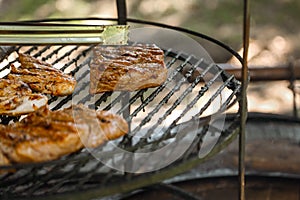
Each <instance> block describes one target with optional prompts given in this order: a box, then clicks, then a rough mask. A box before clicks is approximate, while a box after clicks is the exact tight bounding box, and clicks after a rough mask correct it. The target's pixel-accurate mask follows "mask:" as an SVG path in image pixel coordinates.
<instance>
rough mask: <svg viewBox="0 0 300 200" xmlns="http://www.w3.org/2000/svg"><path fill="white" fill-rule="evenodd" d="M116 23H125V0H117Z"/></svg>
mask: <svg viewBox="0 0 300 200" xmlns="http://www.w3.org/2000/svg"><path fill="white" fill-rule="evenodd" d="M117 11H118V24H122V25H125V24H127V8H126V0H117Z"/></svg>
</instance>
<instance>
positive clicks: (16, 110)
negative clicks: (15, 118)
mask: <svg viewBox="0 0 300 200" xmlns="http://www.w3.org/2000/svg"><path fill="white" fill-rule="evenodd" d="M47 101H48V98H47V97H46V96H45V95H42V94H33V93H32V91H31V89H30V88H29V87H28V85H27V84H25V83H23V82H21V81H17V80H8V79H0V114H2V115H3V114H5V115H22V114H26V113H29V112H33V111H35V110H36V109H38V108H40V107H42V106H44V105H46V104H47Z"/></svg>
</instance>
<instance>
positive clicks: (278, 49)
mask: <svg viewBox="0 0 300 200" xmlns="http://www.w3.org/2000/svg"><path fill="white" fill-rule="evenodd" d="M126 2H127V8H128V17H130V18H138V19H143V20H149V21H155V22H161V23H165V24H170V25H173V26H180V27H184V28H188V29H192V30H194V31H198V32H201V33H204V34H206V35H209V36H211V37H213V38H215V39H217V40H220V41H222V42H223V43H225V44H227V45H229V46H231V47H232V48H233V49H234V50H236V51H238V52H240V53H241V52H242V49H241V47H242V20H243V0H234V1H233V0H127V1H126ZM250 6H251V38H250V49H249V64H250V65H256V66H263V67H271V66H277V65H282V64H287V63H288V62H289V61H290V60H293V61H297V60H298V61H300V25H299V24H300V23H299V20H300V0H250ZM116 16H117V9H116V3H115V0H0V17H1V21H19V20H31V19H43V18H72V17H116ZM204 45H205V44H204ZM204 47H205V48H206V50H207V51H208V52H209V54H210V55H211V57H212V58H213V59H214V61H215V62H230V63H233V64H236V61H234V60H232V58H231V55H230V54H228V53H227V54H226V52H224V51H220V48H219V47H216V46H210V45H207V46H204ZM288 86H289V82H288V81H279V82H269V83H266V82H262V83H251V84H250V87H249V92H248V96H249V110H250V111H263V112H273V113H278V112H279V113H291V108H292V106H291V105H292V103H291V102H292V98H293V96H292V93H291V91H290V90H289V89H288ZM274 91H276V92H274ZM298 100H299V95H298Z"/></svg>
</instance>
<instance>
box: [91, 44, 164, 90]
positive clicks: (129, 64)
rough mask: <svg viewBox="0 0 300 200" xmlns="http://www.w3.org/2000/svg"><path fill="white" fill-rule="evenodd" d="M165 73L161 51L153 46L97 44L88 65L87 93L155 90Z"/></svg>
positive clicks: (162, 80) (162, 81)
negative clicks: (88, 88) (88, 86)
mask: <svg viewBox="0 0 300 200" xmlns="http://www.w3.org/2000/svg"><path fill="white" fill-rule="evenodd" d="M167 74H168V70H167V68H166V66H165V64H164V52H163V51H162V50H161V49H160V48H159V47H157V46H156V45H154V44H136V45H131V46H100V45H99V46H96V47H94V57H93V59H92V61H91V64H90V93H91V94H96V93H102V92H108V91H135V90H140V89H144V88H149V87H156V86H159V85H161V84H162V83H164V82H165V80H166V78H167Z"/></svg>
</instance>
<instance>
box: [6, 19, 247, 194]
mask: <svg viewBox="0 0 300 200" xmlns="http://www.w3.org/2000/svg"><path fill="white" fill-rule="evenodd" d="M97 20H99V18H97ZM101 20H113V21H114V20H117V19H101ZM127 20H128V22H129V21H131V22H133V23H134V22H136V23H145V24H150V25H158V26H160V24H156V23H154V24H153V23H152V22H145V21H139V20H131V19H127ZM163 27H164V28H173V27H171V26H168V25H166V26H163ZM174 29H175V30H180V31H182V30H181V28H179V29H178V28H177V27H176V28H174ZM183 30H185V29H183ZM183 32H185V33H188V34H192V35H195V36H197V37H201V38H203V39H207V40H209V41H210V42H213V43H216V42H215V41H217V40H214V39H211V38H210V37H208V36H205V35H202V34H199V33H197V34H194V32H190V31H188V30H185V31H183ZM216 44H217V45H219V44H222V45H219V46H220V47H222V48H225V49H226V50H228V51H229V52H230V53H232V54H233V56H235V57H236V58H237V59H238V60H239V61H241V60H242V59H241V57H240V56H239V55H238V54H237V53H236V52H234V51H233V50H232V49H231V48H230V47H228V46H226V45H224V44H223V43H221V42H219V41H217V43H216ZM49 47H51V46H45V47H44V50H45V49H47V48H49ZM36 48H37V47H32V48H30V49H29V50H28V51H27V53H30V51H34V50H35V49H36ZM77 48H78V47H74V50H76V49H77ZM89 48H92V46H90V47H89ZM16 50H17V51H18V50H20V48H16ZM89 51H90V50H89ZM42 52H43V50H42V51H41V52H40V53H36V54H34V56H40V55H42ZM55 52H57V51H53V54H49V55H48V56H46V57H44V58H45V60H47V59H48V58H51V57H53V56H54V55H55ZM87 53H88V51H86V52H85V53H82V54H80V55H79V57H75V58H73V59H72V60H70V62H69V64H66V65H64V66H63V67H62V69H63V70H65V69H67V68H68V66H69V65H70V63H76V62H78V61H79V60H80V57H81V56H83V54H87ZM171 53H174V52H171ZM70 55H71V54H69V53H66V54H64V55H63V56H61V57H64V58H65V57H68V56H70ZM176 55H177V54H176V53H174V56H176ZM185 57H186V56H185ZM59 61H60V59H59V58H58V59H56V61H55V62H54V63H53V64H55V63H57V62H59ZM88 62H89V61H86V63H88ZM86 63H85V64H86ZM76 65H77V64H76ZM76 69H77V68H76ZM219 69H220V70H221V71H222V72H221V74H222V76H223V77H222V79H224V80H228V79H229V78H230V76H229V75H228V74H227V73H225V72H224V71H223V70H222V69H221V68H219ZM78 70H80V69H78ZM77 72H78V71H77ZM72 73H73V74H76V71H75V72H72ZM231 78H232V79H233V81H232V82H230V83H231V85H229V87H232V88H234V87H237V86H240V83H239V82H238V81H236V80H235V79H234V77H231ZM226 87H228V85H226ZM75 93H76V91H75ZM106 95H107V96H109V93H107V94H106ZM106 95H104V96H103V97H101V98H103V99H105V98H106ZM124 95H126V94H124ZM234 96H235V97H236V100H235V101H240V88H238V90H237V91H236V93H235V95H234ZM70 98H72V96H68V97H65V98H64V99H63V100H61V101H59V102H58V104H57V105H56V106H54V107H52V109H53V110H56V109H59V108H61V106H64V105H65V102H66V101H69V99H70ZM86 98H90V97H89V96H87V97H86ZM56 101H57V97H52V98H51V99H50V100H49V102H50V104H52V103H53V102H56ZM83 101H85V99H83ZM233 103H235V102H232V103H231V104H233ZM124 111H125V110H124ZM224 111H225V110H222V112H224ZM222 112H220V113H222ZM220 113H215V115H216V116H218V115H220ZM125 116H126V114H125ZM213 117H214V116H208V117H206V118H203V119H201V120H204V121H205V120H206V121H205V123H208V122H209V121H210V119H211V118H213ZM8 120H11V118H8V119H7V121H6V122H8ZM13 120H18V118H14V119H13ZM195 121H197V120H195ZM202 122H203V121H202ZM190 123H193V122H190ZM205 123H204V124H205ZM238 124H239V116H238V113H236V118H235V120H233V122H232V123H231V125H230V126H229V127H227V128H226V129H225V130H223V132H222V137H220V141H219V143H218V145H216V146H215V147H214V149H213V151H212V152H211V153H210V154H209V155H207V156H206V157H205V158H203V159H199V158H198V157H197V156H195V154H192V153H191V151H193V150H194V149H193V148H191V150H189V153H191V154H190V155H185V156H184V161H182V160H180V161H178V162H175V163H174V164H172V165H171V166H169V167H166V168H164V169H162V170H159V171H156V172H153V173H147V174H143V175H133V174H125V175H122V176H121V177H118V176H117V177H116V179H117V182H114V181H113V182H112V183H111V184H110V185H109V186H108V187H107V186H106V187H103V186H104V184H96V185H95V186H94V187H89V188H85V186H84V185H83V186H82V188H79V187H78V188H75V189H74V190H73V191H67V192H62V193H60V192H59V193H57V194H55V193H53V192H51V193H47V192H45V193H43V194H35V195H34V196H40V197H43V198H45V197H46V196H47V197H48V198H57V197H61V198H63V199H65V198H68V197H70V198H71V196H72V195H74V191H75V190H76V191H78V192H76V193H77V194H82V195H83V197H82V198H89V196H90V197H91V198H92V197H99V196H105V195H111V194H115V193H119V192H128V191H129V190H132V189H136V188H138V187H142V186H147V185H149V184H153V183H156V182H160V181H163V180H165V179H167V178H171V177H173V176H175V175H177V174H180V173H182V172H184V171H186V170H188V169H191V168H193V166H195V165H197V164H200V163H202V162H205V160H207V159H209V158H210V157H211V156H213V155H215V154H216V153H217V152H219V151H220V150H221V149H223V148H225V146H226V145H228V144H229V143H230V142H231V141H232V140H233V139H234V138H235V137H236V136H237V135H238V132H239V130H238ZM206 125H207V124H206ZM203 127H205V125H204V126H203ZM195 141H196V142H195V143H193V146H195V147H196V146H197V145H198V143H199V142H200V141H201V138H200V137H199V138H197V139H196V140H195ZM77 156H78V157H76V155H75V159H65V160H63V159H61V160H57V161H51V162H47V163H43V164H41V163H35V164H28V165H27V164H25V165H23V164H22V165H15V166H13V167H14V168H16V169H18V171H22V168H24V167H27V168H31V170H30V172H31V173H32V172H38V171H39V169H38V168H39V167H41V166H42V167H48V168H51V166H52V167H54V168H60V167H62V166H64V165H69V163H70V162H79V163H80V164H78V166H80V165H82V164H83V163H81V162H84V161H86V160H88V159H89V158H90V155H89V154H86V153H83V154H78V155H77ZM53 165H54V166H53ZM9 168H11V167H0V169H9ZM74 171H76V170H74ZM33 174H34V173H33ZM72 174H73V175H74V172H73V173H71V174H69V175H67V178H71V177H72ZM51 176H52V175H48V178H49V177H51ZM56 176H59V175H56ZM110 176H111V175H108V176H107V177H106V179H109V178H113V177H110ZM97 177H98V176H91V177H90V178H91V180H93V179H95V178H97ZM17 178H18V179H19V178H20V177H17ZM34 178H36V177H34ZM118 178H119V180H118ZM28 179H30V177H29V178H27V179H24V180H23V181H22V182H26V180H28ZM44 179H46V180H47V177H46V178H44ZM124 179H125V180H126V181H124ZM0 180H1V184H0V188H1V190H2V187H3V186H4V184H7V183H9V182H3V180H6V179H5V178H3V177H1V176H0ZM128 180H130V181H129V183H128ZM13 181H14V180H12V181H11V182H13ZM48 181H49V180H48ZM118 181H119V182H118ZM3 183H4V184H3ZM20 185H21V184H20ZM137 185H138V187H137ZM34 187H35V188H34V189H31V190H33V191H34V190H36V189H37V187H38V186H34ZM56 187H57V186H56ZM13 193H14V192H11V193H10V194H8V193H7V192H6V194H5V195H4V197H5V198H8V199H10V198H17V197H30V196H32V195H33V194H30V195H20V194H18V195H15V194H13ZM0 194H4V192H3V190H2V192H0ZM45 195H46V196H45ZM48 195H51V196H52V195H53V196H52V197H50V196H48ZM57 195H59V196H57Z"/></svg>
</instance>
